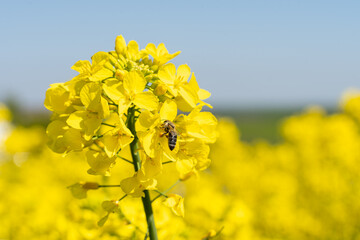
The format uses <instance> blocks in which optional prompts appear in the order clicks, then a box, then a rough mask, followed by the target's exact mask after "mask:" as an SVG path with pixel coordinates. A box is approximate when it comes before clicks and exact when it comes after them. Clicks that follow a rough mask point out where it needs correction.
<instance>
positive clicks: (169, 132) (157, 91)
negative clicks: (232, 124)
mask: <svg viewBox="0 0 360 240" xmlns="http://www.w3.org/2000/svg"><path fill="white" fill-rule="evenodd" d="M179 53H180V52H176V53H173V54H170V53H169V52H168V50H167V49H166V48H165V46H164V44H159V45H158V46H157V47H156V46H155V45H154V44H152V43H149V44H148V45H147V46H146V48H145V49H142V50H140V49H139V46H138V44H137V43H136V42H135V41H130V42H129V43H128V44H126V42H125V40H124V38H123V37H122V36H118V37H117V38H116V41H115V51H110V52H98V53H96V54H95V55H93V56H92V58H91V60H92V61H91V62H90V61H78V62H76V63H75V64H74V66H73V67H72V69H73V70H76V71H77V72H79V74H78V75H77V76H76V77H74V78H73V79H71V80H70V81H68V82H65V83H56V84H52V85H51V86H50V88H49V89H48V90H47V92H46V99H45V103H44V104H45V107H46V108H47V109H49V110H50V111H52V112H53V115H52V118H51V123H50V124H49V125H48V127H47V130H46V132H47V135H48V137H49V142H48V145H49V147H50V148H51V149H52V150H53V151H54V152H56V153H63V154H68V153H70V152H84V154H85V156H86V159H87V162H88V164H89V166H90V169H88V171H87V172H88V173H89V174H92V175H104V176H110V174H111V169H112V168H113V167H114V166H115V165H116V164H118V163H119V161H121V162H128V163H130V164H132V165H133V169H132V170H130V169H128V172H127V173H126V174H123V175H121V176H120V175H117V176H116V177H117V179H118V181H119V182H120V187H121V189H122V191H123V192H124V193H125V194H126V195H129V196H132V197H146V196H145V195H146V194H147V192H146V190H155V191H157V179H156V178H157V176H158V175H159V174H160V173H161V172H162V170H163V165H164V164H168V163H174V165H176V168H177V171H178V176H179V177H178V178H179V179H181V180H186V179H188V178H189V177H191V176H193V175H197V174H198V172H199V171H202V170H205V169H206V168H207V167H208V166H209V164H210V159H209V158H208V155H209V144H210V143H214V142H215V140H216V125H217V120H216V118H215V117H214V116H213V115H212V114H211V113H210V112H202V111H201V110H202V108H203V107H204V106H208V107H211V106H210V105H209V104H207V103H205V102H203V100H205V99H206V98H208V97H209V96H210V93H209V92H208V91H206V90H204V89H201V88H200V87H199V86H198V83H197V81H196V78H195V75H194V74H193V73H192V72H191V70H190V67H189V66H187V65H180V66H179V67H178V68H177V69H176V67H175V65H174V64H172V63H168V61H170V60H171V59H173V58H174V57H176V56H177V55H178V54H179ZM179 112H182V113H181V114H179ZM187 112H188V114H186V113H187ZM167 184H168V185H171V184H169V182H168V181H167ZM100 187H101V186H100ZM97 188H99V186H97V185H96V184H88V183H77V184H74V185H72V186H70V189H71V191H72V192H73V193H74V195H76V196H77V197H79V198H83V197H86V193H87V191H88V190H91V189H97ZM164 196H165V197H166V198H167V200H166V201H165V205H167V206H169V207H170V208H172V209H173V211H174V213H175V214H177V215H180V216H183V215H184V210H183V199H182V197H181V196H179V195H169V196H167V195H165V194H164Z"/></svg>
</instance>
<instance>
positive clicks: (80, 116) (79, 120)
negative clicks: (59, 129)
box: [66, 111, 86, 129]
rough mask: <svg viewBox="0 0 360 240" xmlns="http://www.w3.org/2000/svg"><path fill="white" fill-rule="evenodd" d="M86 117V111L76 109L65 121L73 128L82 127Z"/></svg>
mask: <svg viewBox="0 0 360 240" xmlns="http://www.w3.org/2000/svg"><path fill="white" fill-rule="evenodd" d="M85 118H86V111H76V112H73V113H72V114H70V116H69V118H68V119H67V120H66V123H67V124H68V125H69V126H70V127H72V128H75V129H84V123H83V121H84V119H85Z"/></svg>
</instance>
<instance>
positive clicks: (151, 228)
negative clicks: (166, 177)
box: [127, 107, 158, 240]
mask: <svg viewBox="0 0 360 240" xmlns="http://www.w3.org/2000/svg"><path fill="white" fill-rule="evenodd" d="M127 120H128V122H127V126H128V128H129V129H130V131H131V133H132V134H133V135H134V140H133V141H132V142H131V143H130V149H131V155H132V159H133V164H134V169H135V172H137V171H139V169H140V167H141V159H140V156H139V152H138V138H137V136H136V131H135V107H132V108H129V111H128V119H127ZM144 195H145V196H144V197H142V198H141V200H142V203H143V206H144V210H145V215H146V222H147V225H148V232H149V237H150V240H157V239H158V238H157V232H156V227H155V220H154V214H153V210H152V206H151V200H150V194H149V191H148V190H144Z"/></svg>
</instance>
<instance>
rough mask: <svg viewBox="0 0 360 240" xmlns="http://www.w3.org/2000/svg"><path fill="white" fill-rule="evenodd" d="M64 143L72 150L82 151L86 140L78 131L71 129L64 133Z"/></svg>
mask: <svg viewBox="0 0 360 240" xmlns="http://www.w3.org/2000/svg"><path fill="white" fill-rule="evenodd" d="M64 143H65V144H66V145H67V146H68V147H69V149H70V150H74V151H81V150H82V149H83V148H84V139H83V138H82V137H81V133H80V130H78V129H74V128H70V129H69V130H67V131H66V132H65V133H64Z"/></svg>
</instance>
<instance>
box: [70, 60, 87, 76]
mask: <svg viewBox="0 0 360 240" xmlns="http://www.w3.org/2000/svg"><path fill="white" fill-rule="evenodd" d="M71 69H72V70H75V71H78V72H79V73H88V72H90V71H91V64H90V62H89V61H88V60H79V61H77V62H76V63H75V64H74V65H73V66H72V67H71Z"/></svg>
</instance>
